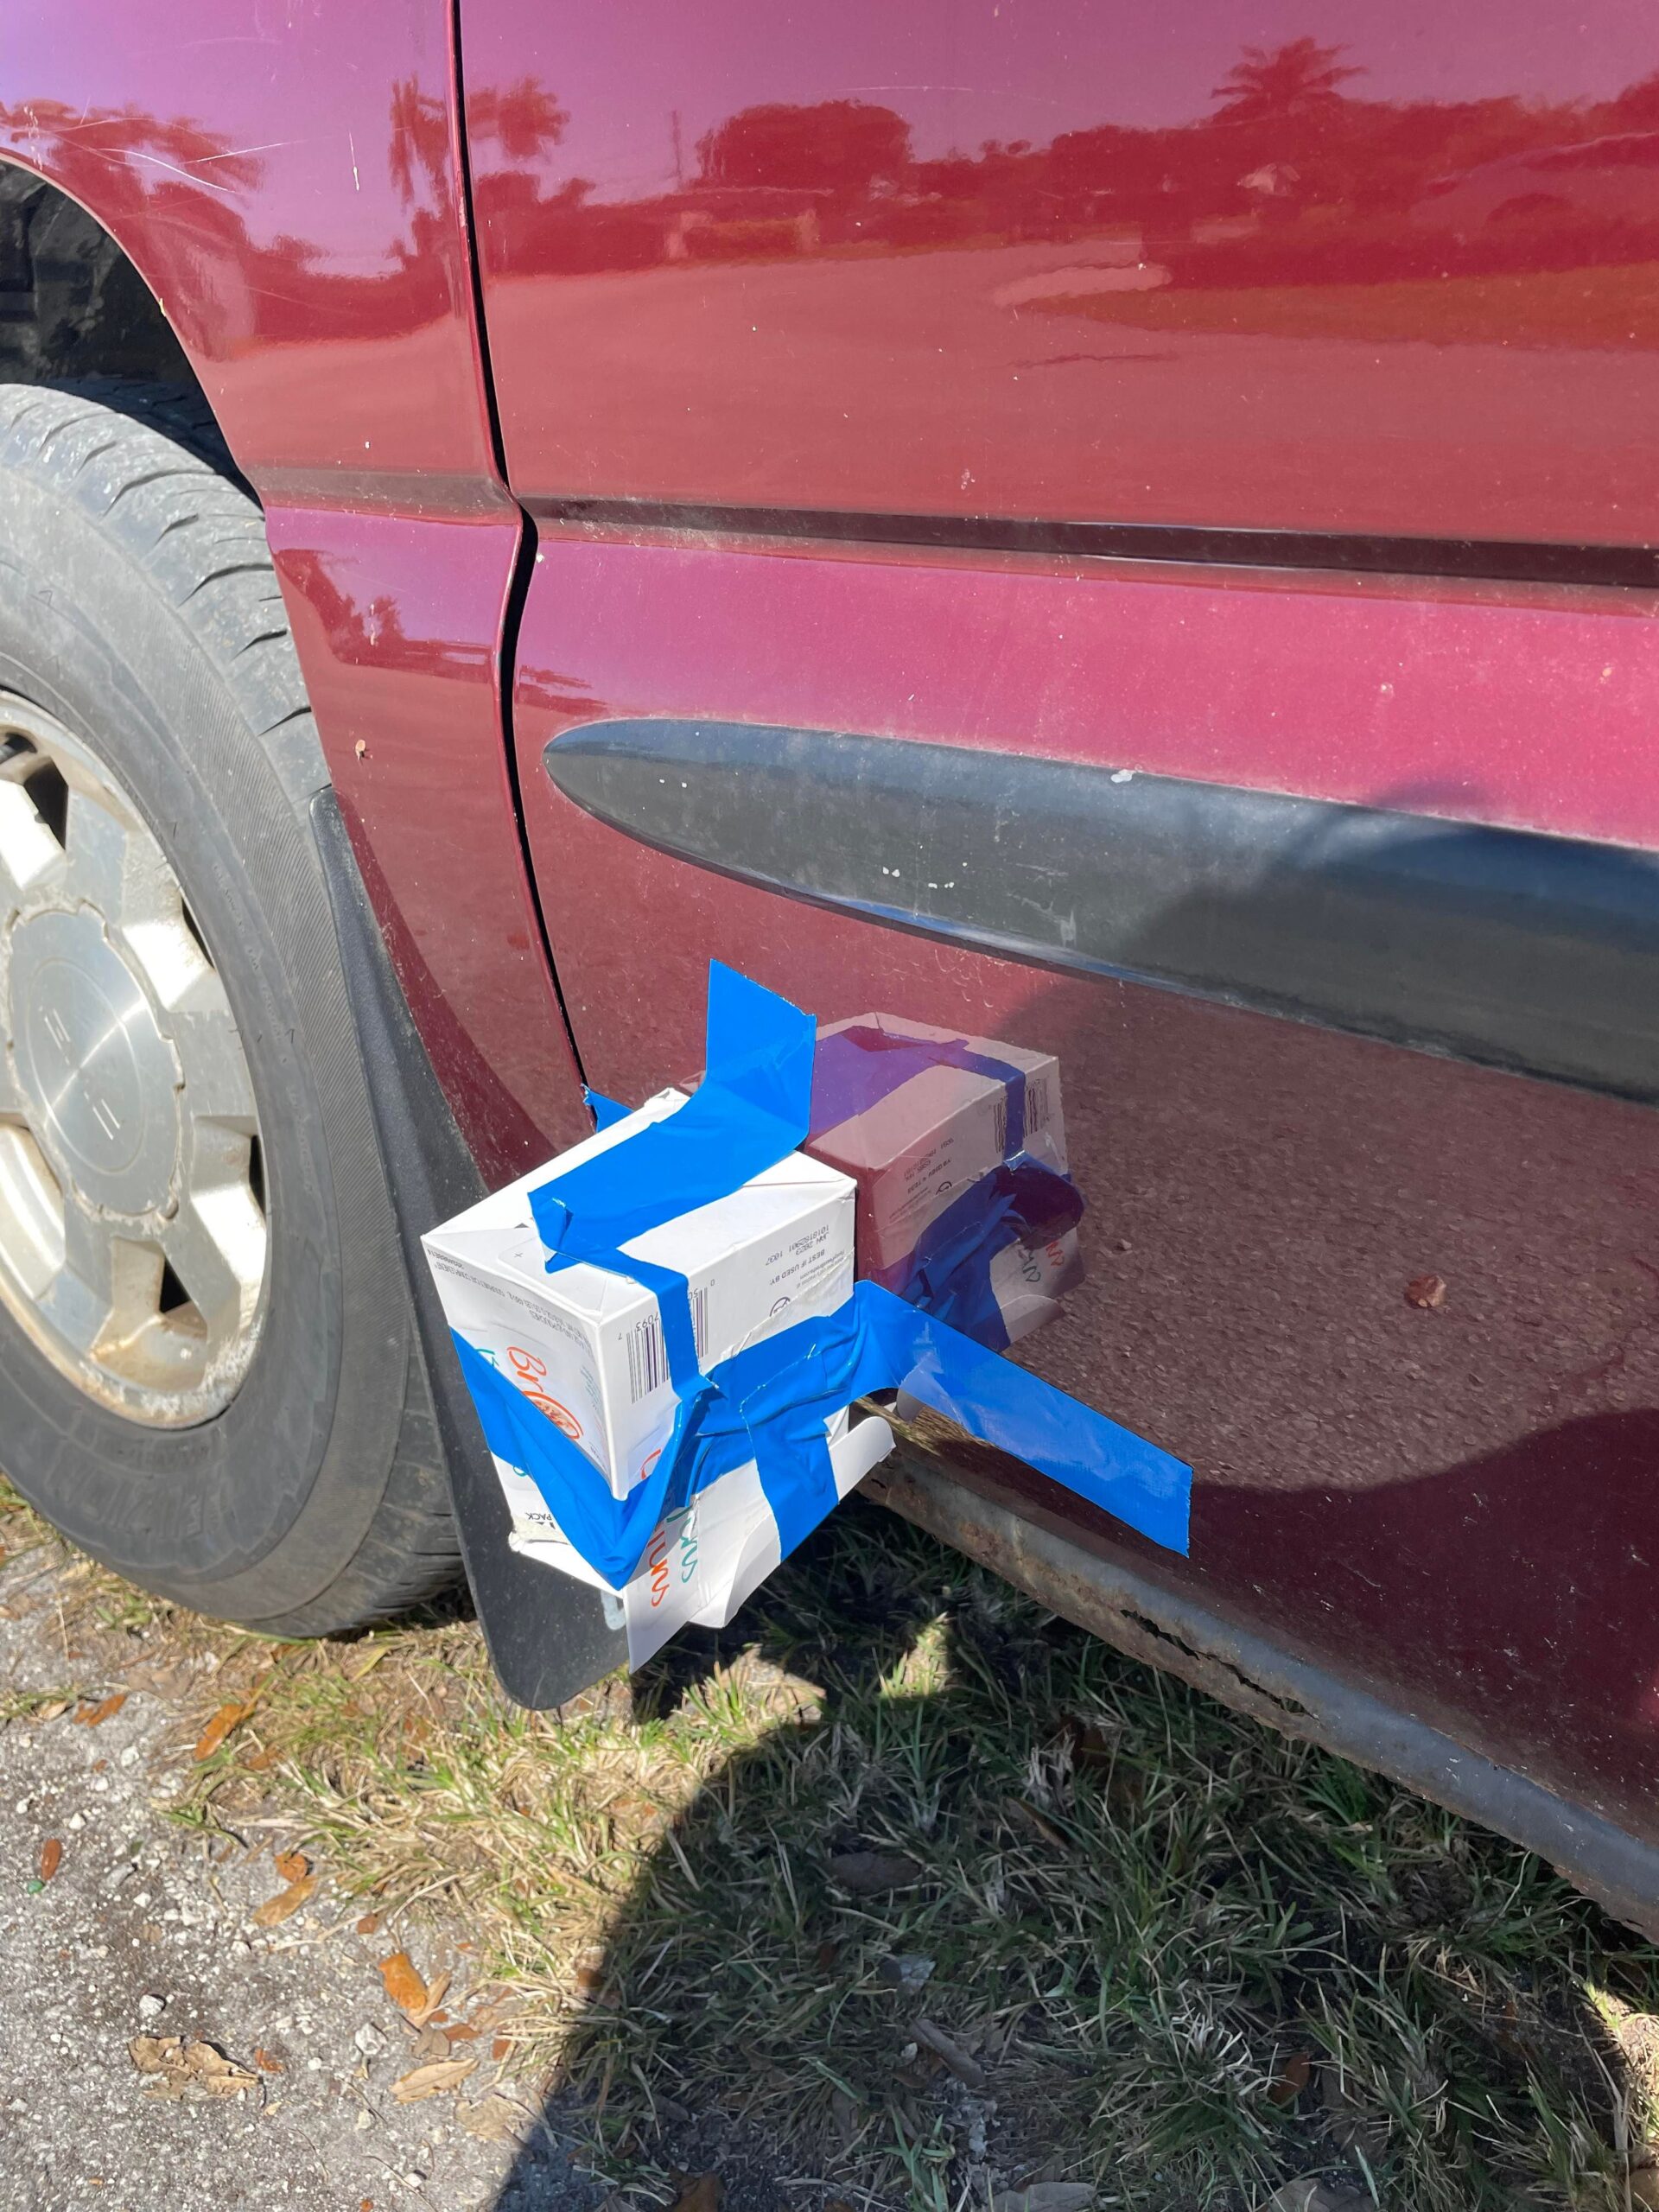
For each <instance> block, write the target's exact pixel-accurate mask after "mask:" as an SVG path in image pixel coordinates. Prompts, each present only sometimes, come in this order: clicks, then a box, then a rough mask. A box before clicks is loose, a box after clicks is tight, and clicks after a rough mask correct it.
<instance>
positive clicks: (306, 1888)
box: [253, 1874, 322, 1928]
mask: <svg viewBox="0 0 1659 2212" xmlns="http://www.w3.org/2000/svg"><path fill="white" fill-rule="evenodd" d="M321 1881H322V1877H321V1874H302V1875H301V1877H300V1878H299V1880H298V1881H297V1882H290V1883H289V1885H288V1887H287V1888H286V1889H283V1890H278V1891H277V1894H276V1896H275V1897H267V1898H266V1899H265V1901H264V1904H262V1905H256V1906H255V1908H254V1912H253V1924H254V1926H255V1927H256V1928H276V1927H278V1926H280V1925H281V1923H283V1921H284V1920H292V1918H293V1917H294V1916H295V1914H296V1912H298V1911H299V1910H300V1909H301V1908H302V1906H304V1905H308V1904H310V1902H311V1900H312V1898H313V1897H315V1895H316V1894H317V1891H318V1888H319V1886H320V1885H321Z"/></svg>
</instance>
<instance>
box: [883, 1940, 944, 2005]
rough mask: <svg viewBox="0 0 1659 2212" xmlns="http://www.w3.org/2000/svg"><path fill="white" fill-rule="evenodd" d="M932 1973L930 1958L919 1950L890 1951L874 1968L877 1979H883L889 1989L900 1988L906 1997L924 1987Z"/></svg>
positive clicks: (912, 1995) (911, 1995)
mask: <svg viewBox="0 0 1659 2212" xmlns="http://www.w3.org/2000/svg"><path fill="white" fill-rule="evenodd" d="M932 1973H933V1961H932V1960H931V1959H930V1958H927V1957H926V1956H925V1955H924V1954H923V1953H921V1952H920V1951H893V1952H890V1953H889V1954H888V1955H887V1957H886V1958H885V1959H883V1960H882V1961H881V1963H880V1965H879V1966H878V1967H877V1968H876V1970H875V1974H876V1979H877V1980H878V1981H885V1982H886V1983H887V1986H888V1988H889V1989H899V1990H902V1991H903V1992H904V1993H905V1995H906V1997H914V1996H915V1995H916V1993H917V1992H918V1990H920V1989H923V1988H925V1986H926V1985H927V1983H928V1981H929V1980H930V1979H931V1975H932Z"/></svg>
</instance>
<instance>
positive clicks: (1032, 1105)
mask: <svg viewBox="0 0 1659 2212" xmlns="http://www.w3.org/2000/svg"><path fill="white" fill-rule="evenodd" d="M1047 1127H1048V1077H1046V1075H1039V1076H1037V1077H1031V1076H1027V1077H1026V1135H1027V1136H1028V1137H1029V1136H1036V1135H1040V1133H1041V1132H1042V1131H1043V1130H1044V1129H1046V1128H1047Z"/></svg>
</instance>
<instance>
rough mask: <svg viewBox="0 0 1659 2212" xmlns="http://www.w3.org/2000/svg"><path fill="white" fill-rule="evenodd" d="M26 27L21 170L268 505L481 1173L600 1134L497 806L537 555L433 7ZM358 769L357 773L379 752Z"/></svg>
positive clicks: (1, 126)
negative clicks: (99, 248)
mask: <svg viewBox="0 0 1659 2212" xmlns="http://www.w3.org/2000/svg"><path fill="white" fill-rule="evenodd" d="M20 12H21V11H13V19H12V20H10V21H9V22H8V24H7V30H6V39H5V42H4V45H3V47H0V156H5V157H8V158H10V159H12V160H15V161H16V162H20V163H22V165H23V166H26V167H28V168H34V169H35V170H38V171H39V172H40V173H41V175H45V176H47V177H48V178H49V179H50V180H51V181H53V182H54V183H55V184H57V185H58V186H60V188H62V189H63V190H64V191H66V192H67V193H68V194H71V196H72V197H73V198H75V199H77V200H79V201H80V202H81V203H82V204H83V205H84V206H85V207H88V208H89V209H90V210H91V211H92V213H94V214H95V215H97V217H98V218H99V220H100V221H101V222H102V223H103V224H104V225H105V227H106V228H107V229H108V230H110V231H111V232H112V233H113V235H114V236H115V237H116V238H117V239H118V242H119V243H120V244H121V245H122V246H123V247H124V249H125V250H126V251H127V252H128V253H129V255H130V257H131V258H132V260H133V261H134V263H135V264H137V268H138V270H139V271H140V273H141V274H142V275H143V277H144V278H145V279H146V281H147V282H148V283H149V286H150V288H151V289H152V290H153V291H154V292H155V294H156V297H157V298H158V299H159V300H160V301H161V302H162V305H163V306H164V308H165V309H166V311H167V314H168V318H169V320H170V321H171V322H172V324H173V327H174V329H175V333H176V334H177V335H178V337H179V338H180V340H181V342H182V344H183V345H184V346H185V348H186V350H187V352H188V353H189V355H190V358H191V361H192V364H193V365H194V368H195V369H196V372H197V373H198V375H199V377H200V380H201V383H202V385H203V388H204V389H205V391H207V396H208V397H209V399H210V400H211V401H212V402H213V406H214V409H215V411H216V413H217V416H218V418H219V425H220V428H221V429H223V430H224V432H225V434H226V437H227V439H228V440H229V442H230V444H231V447H232V451H233V452H234V453H235V455H236V457H237V460H238V462H239V464H240V465H241V467H243V469H244V470H245V472H246V473H247V474H248V476H249V477H250V479H251V481H252V483H253V485H254V486H255V488H256V490H257V492H258V493H259V494H260V497H261V499H262V500H263V502H264V508H265V513H266V518H267V523H268V526H269V529H270V537H271V542H272V544H273V546H274V548H275V549H276V550H277V559H278V568H279V570H280V573H281V575H282V578H283V587H284V590H285V593H286V594H287V598H288V603H289V611H290V614H291V616H292V619H293V622H294V626H295V632H296V638H297V639H298V641H299V645H300V650H301V653H302V659H303V663H304V666H305V671H306V676H307V679H308V683H309V686H310V690H311V695H312V702H313V704H314V706H315V709H316V713H317V718H318V725H319V728H320V730H321V736H322V741H323V745H324V747H325V750H326V752H327V755H328V759H329V763H330V766H331V767H332V769H333V771H334V779H335V783H336V786H337V788H338V790H339V792H340V800H341V804H342V806H343V808H344V810H345V813H346V819H347V821H348V823H350V825H351V828H352V832H353V839H354V842H355V843H356V845H357V849H358V851H359V855H360V856H361V857H362V859H363V861H364V864H365V873H366V874H367V876H368V880H369V881H370V883H371V885H372V892H373V895H374V898H375V903H376V907H377V911H378V913H379V916H380V918H381V921H382V924H383V925H384V926H385V931H386V934H387V938H388V942H389V944H390V945H391V950H392V954H393V957H394V959H395V961H396V963H397V968H398V971H399V974H400V976H401V978H402V980H403V982H404V986H405V988H406V990H407V992H408V994H409V996H410V1002H411V1005H412V1007H413V1008H414V1011H415V1014H416V1019H417V1020H418V1021H419V1022H420V1024H421V1026H422V1030H423V1035H424V1037H425V1039H426V1041H427V1044H428V1046H429V1049H430V1051H431V1052H432V1054H433V1058H434V1061H435V1065H436V1066H437V1069H438V1071H439V1074H440V1076H441V1077H442V1079H443V1081H444V1083H445V1084H446V1086H447V1087H448V1090H449V1092H450V1095H451V1096H452V1099H453V1101H454V1104H455V1107H456V1110H457V1112H458V1114H459V1115H460V1116H461V1122H462V1125H463V1127H464V1128H465V1129H466V1132H467V1135H468V1137H469V1139H470V1140H471V1141H472V1143H473V1145H474V1149H475V1150H476V1151H477V1152H478V1154H479V1156H480V1160H481V1161H482V1162H483V1164H484V1165H485V1166H486V1172H488V1173H492V1174H493V1175H496V1176H505V1175H510V1174H513V1173H518V1172H520V1170H521V1169H522V1168H523V1166H525V1165H527V1164H528V1163H529V1161H530V1160H531V1159H533V1158H535V1157H537V1156H538V1155H539V1154H544V1153H545V1151H546V1150H547V1149H548V1146H549V1143H550V1141H569V1138H570V1137H571V1136H572V1135H574V1134H575V1130H576V1128H577V1127H578V1126H579V1120H580V1116H582V1110H583V1109H582V1103H581V1091H580V1085H579V1084H578V1081H577V1078H576V1074H575V1065H574V1062H573V1061H572V1059H571V1058H570V1054H569V1047H568V1045H567V1043H566V1041H565V1039H564V1034H563V1025H562V1023H561V1020H560V1017H559V1013H558V1006H557V1001H556V996H555V994H554V989H553V983H552V977H551V974H550V970H549V968H548V964H547V961H546V958H545V955H544V953H543V950H542V948H541V945H540V942H539V937H538V932H537V924H536V920H535V916H534V910H533V907H532V906H531V898H530V890H529V885H528V881H527V879H526V876H525V873H524V862H523V855H522V852H521V849H520V846H519V842H518V831H517V828H516V824H515V822H514V818H513V814H512V804H511V796H510V792H509V790H508V786H507V782H506V775H505V754H504V751H503V741H502V735H501V721H500V714H499V699H498V696H497V690H496V674H497V671H496V659H497V654H498V650H499V642H500V636H501V625H502V618H503V610H504V606H505V596H506V591H507V586H508V582H509V579H510V577H511V575H512V566H513V563H514V560H515V558H516V556H517V553H518V538H519V531H520V529H521V527H522V524H521V518H520V516H519V512H518V509H517V508H516V507H515V506H514V505H513V504H512V501H511V500H510V499H509V498H508V497H507V495H506V493H505V489H504V487H503V486H502V484H501V482H500V480H499V474H498V472H497V470H496V467H495V462H494V458H493V445H492V441H491V435H490V426H489V419H488V412H487V407H486V397H485V391H484V386H483V381H482V370H481V365H480V357H479V349H478V345H477V336H476V332H475V330H474V323H473V314H472V287H471V277H470V270H469V258H468V257H469V244H468V238H467V227H466V222H465V216H464V208H463V206H462V203H461V195H460V193H459V189H458V181H457V178H458V171H457V167H456V162H455V148H454V137H455V130H456V118H455V116H454V99H453V97H452V83H453V77H452V66H451V54H450V50H449V16H448V8H447V7H446V6H445V5H443V4H442V0H391V4H389V5H387V6H385V7H379V8H376V9H374V10H370V11H360V10H359V11H357V12H355V13H353V12H352V11H350V10H347V11H344V12H342V11H340V10H326V11H323V10H313V9H298V10H275V11H273V10H270V9H269V8H267V7H264V6H262V5H260V4H258V0H180V4H178V5H176V6H174V7H171V8H169V10H168V19H167V36H166V37H165V38H164V39H163V38H159V37H157V35H156V27H155V25H154V23H153V22H150V21H149V19H148V18H147V17H146V16H144V15H143V11H140V10H132V9H130V8H129V7H126V6H124V5H121V4H118V0H68V4H66V5H61V6H59V7H55V8H54V9H53V10H50V11H49V12H48V11H47V10H33V11H29V13H27V14H26V15H24V16H23V18H22V20H21V21H19V20H16V18H17V16H18V15H19V13H20ZM359 744H360V745H361V746H362V747H363V748H364V749H363V751H362V752H361V753H359Z"/></svg>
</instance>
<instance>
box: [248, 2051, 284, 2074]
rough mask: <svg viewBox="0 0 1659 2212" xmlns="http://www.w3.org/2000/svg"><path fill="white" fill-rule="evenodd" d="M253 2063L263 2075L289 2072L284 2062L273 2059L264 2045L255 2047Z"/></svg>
mask: <svg viewBox="0 0 1659 2212" xmlns="http://www.w3.org/2000/svg"><path fill="white" fill-rule="evenodd" d="M253 2063H254V2064H255V2065H256V2066H257V2068H258V2069H259V2071H260V2072H261V2073H262V2074H286V2073H287V2071H288V2069H287V2068H286V2067H285V2066H284V2065H283V2062H282V2060H281V2059H280V2058H273V2057H272V2056H271V2055H270V2052H269V2051H268V2050H266V2049H265V2047H264V2044H255V2045H254V2049H253Z"/></svg>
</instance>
